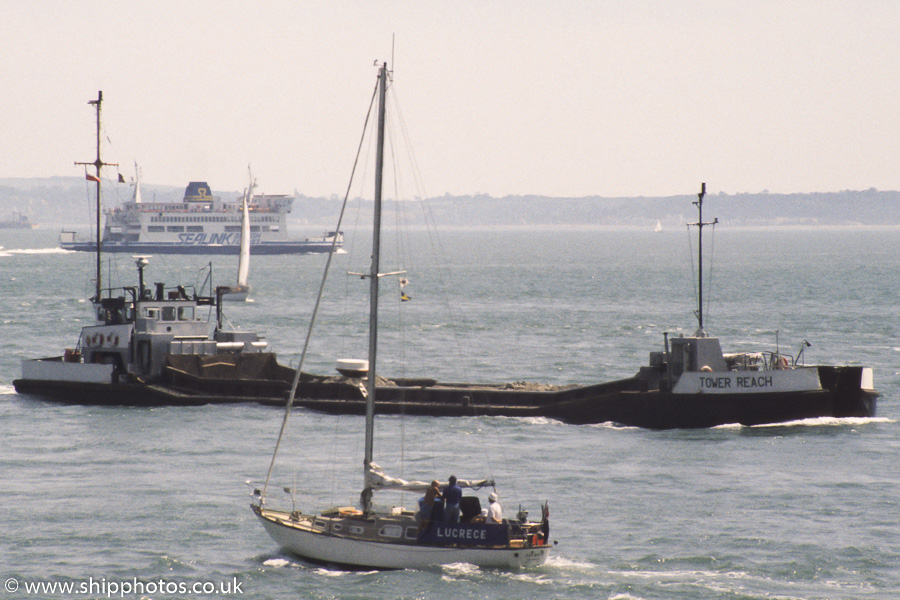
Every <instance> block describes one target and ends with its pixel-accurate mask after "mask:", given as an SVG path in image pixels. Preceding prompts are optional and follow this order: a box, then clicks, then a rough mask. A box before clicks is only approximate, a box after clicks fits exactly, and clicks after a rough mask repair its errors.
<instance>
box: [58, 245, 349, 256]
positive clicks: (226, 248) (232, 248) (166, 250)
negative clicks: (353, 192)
mask: <svg viewBox="0 0 900 600" xmlns="http://www.w3.org/2000/svg"><path fill="white" fill-rule="evenodd" d="M331 246H332V243H331V242H330V241H318V242H313V241H297V242H263V243H261V244H255V245H251V246H250V253H251V254H253V255H274V254H322V253H327V252H329V251H330V250H331ZM60 247H61V248H62V249H63V250H71V251H75V252H96V251H97V244H96V243H91V242H62V243H60ZM101 251H102V252H112V253H126V254H132V255H134V254H150V255H155V254H188V255H228V256H238V255H239V254H240V251H241V248H240V246H239V245H232V244H174V243H172V244H163V243H152V244H151V243H133V244H112V243H103V244H101Z"/></svg>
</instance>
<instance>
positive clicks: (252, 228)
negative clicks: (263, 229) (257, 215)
mask: <svg viewBox="0 0 900 600" xmlns="http://www.w3.org/2000/svg"><path fill="white" fill-rule="evenodd" d="M250 231H259V225H251V226H250Z"/></svg>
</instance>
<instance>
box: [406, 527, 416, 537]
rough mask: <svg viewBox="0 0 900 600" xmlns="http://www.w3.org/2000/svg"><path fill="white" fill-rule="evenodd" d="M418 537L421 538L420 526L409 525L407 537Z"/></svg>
mask: <svg viewBox="0 0 900 600" xmlns="http://www.w3.org/2000/svg"><path fill="white" fill-rule="evenodd" d="M418 538H419V528H418V527H407V528H406V539H408V540H416V539H418Z"/></svg>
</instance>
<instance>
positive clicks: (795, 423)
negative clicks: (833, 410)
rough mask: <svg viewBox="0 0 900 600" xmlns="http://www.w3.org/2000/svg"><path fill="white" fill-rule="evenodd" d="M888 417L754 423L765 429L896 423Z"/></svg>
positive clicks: (756, 427)
mask: <svg viewBox="0 0 900 600" xmlns="http://www.w3.org/2000/svg"><path fill="white" fill-rule="evenodd" d="M895 422H896V421H894V420H893V419H889V418H887V417H840V418H839V417H814V418H811V419H799V420H797V421H787V422H785V423H769V424H766V425H753V426H752V428H753V429H765V428H767V427H844V426H847V425H851V426H856V425H868V424H870V423H895Z"/></svg>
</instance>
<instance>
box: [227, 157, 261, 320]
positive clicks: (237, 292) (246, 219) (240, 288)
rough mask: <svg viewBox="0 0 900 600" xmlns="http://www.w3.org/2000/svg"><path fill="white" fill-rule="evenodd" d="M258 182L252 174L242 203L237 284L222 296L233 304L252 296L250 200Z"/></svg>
mask: <svg viewBox="0 0 900 600" xmlns="http://www.w3.org/2000/svg"><path fill="white" fill-rule="evenodd" d="M248 170H249V169H248ZM254 187H256V182H255V181H254V180H253V173H252V172H251V173H250V185H249V186H248V187H247V190H246V191H245V192H244V198H243V201H242V202H241V249H240V254H239V256H238V275H237V284H235V285H233V286H231V288H230V289H229V290H228V291H227V292H226V293H225V294H224V295H223V296H222V299H223V300H231V301H233V302H244V301H246V300H247V297H248V296H249V295H250V208H249V205H250V200H252V199H253V188H254Z"/></svg>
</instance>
